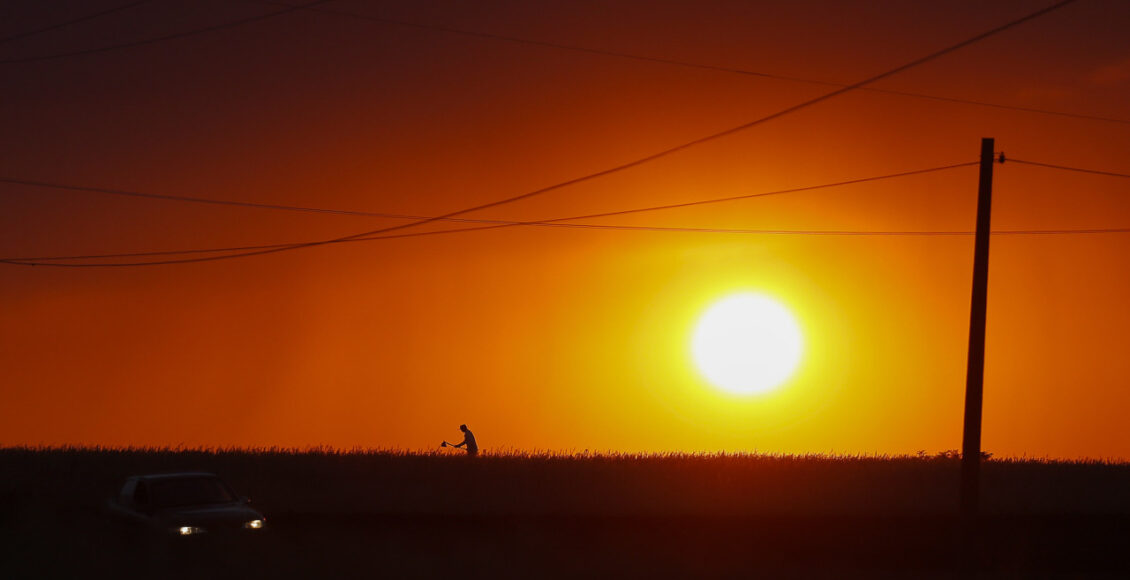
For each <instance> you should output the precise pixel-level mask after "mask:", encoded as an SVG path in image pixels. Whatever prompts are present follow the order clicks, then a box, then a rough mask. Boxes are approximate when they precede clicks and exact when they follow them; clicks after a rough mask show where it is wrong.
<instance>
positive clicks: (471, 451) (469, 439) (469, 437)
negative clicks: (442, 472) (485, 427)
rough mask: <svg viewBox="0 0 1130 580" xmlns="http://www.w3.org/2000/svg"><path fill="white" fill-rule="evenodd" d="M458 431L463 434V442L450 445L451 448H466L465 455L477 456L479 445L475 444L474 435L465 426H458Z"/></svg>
mask: <svg viewBox="0 0 1130 580" xmlns="http://www.w3.org/2000/svg"><path fill="white" fill-rule="evenodd" d="M459 430H460V431H462V432H463V441H462V442H460V443H456V444H455V445H452V447H463V446H464V445H466V446H467V455H470V456H472V457H473V456H475V455H478V454H479V444H478V443H476V442H475V434H474V433H472V432H471V430H470V429H468V428H467V426H466V425H460V426H459Z"/></svg>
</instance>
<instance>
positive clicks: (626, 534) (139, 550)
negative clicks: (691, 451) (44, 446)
mask: <svg viewBox="0 0 1130 580" xmlns="http://www.w3.org/2000/svg"><path fill="white" fill-rule="evenodd" d="M60 523H62V524H64V526H65V527H64V529H58V530H50V529H46V528H41V529H38V530H34V531H29V530H11V529H7V530H5V531H4V533H3V538H2V542H3V564H2V565H0V566H2V568H3V569H2V571H0V576H2V577H4V578H79V577H119V578H142V577H166V578H169V577H171V578H193V577H198V578H204V577H208V578H212V577H223V578H235V577H245V578H246V577H252V578H319V577H324V578H362V577H366V578H374V577H377V578H379V577H386V578H390V577H391V578H438V577H454V578H480V577H492V578H547V577H548V578H584V577H610V578H611V577H616V578H726V577H739V576H741V577H757V576H760V577H827V578H842V577H867V578H877V577H904V578H949V577H985V578H998V577H999V578H1032V577H1041V578H1046V577H1064V578H1082V577H1111V578H1117V577H1127V576H1128V575H1130V561H1128V558H1127V556H1126V554H1127V550H1126V548H1127V546H1130V518H1126V517H1124V516H1118V517H1115V516H1108V517H1103V516H1058V517H1052V516H1043V517H1035V516H1011V517H1006V516H995V517H990V518H985V519H982V520H980V521H978V522H977V523H976V525H975V526H974V527H973V528H970V526H969V524H967V523H963V522H962V521H960V520H959V519H957V518H946V517H882V518H869V517H859V516H837V517H813V516H773V517H768V516H767V517H738V518H724V517H694V516H685V517H614V518H599V517H548V516H540V517H514V516H511V517H499V516H490V517H485V516H464V517H452V516H378V515H355V516H349V515H336V516H325V515H311V514H304V515H300V514H286V515H280V516H276V517H275V518H273V520H272V522H271V525H272V529H270V530H267V531H265V532H264V533H262V534H260V535H258V536H256V537H246V538H241V539H230V538H229V539H222V538H186V539H184V540H182V539H181V538H168V539H165V540H162V541H152V539H146V538H131V537H129V536H128V535H122V534H119V533H117V532H115V531H113V530H112V528H110V527H108V526H106V525H105V524H104V522H100V521H99V520H97V519H96V518H93V517H91V518H87V517H80V516H76V517H75V518H74V519H71V520H70V521H67V522H60ZM172 540H176V541H172ZM185 540H187V541H185Z"/></svg>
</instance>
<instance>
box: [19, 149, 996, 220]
mask: <svg viewBox="0 0 1130 580" xmlns="http://www.w3.org/2000/svg"><path fill="white" fill-rule="evenodd" d="M977 163H978V162H977V161H970V162H967V163H954V164H951V165H941V166H938V167H929V168H926V169H914V170H911V171H900V172H898V173H888V174H885V175H875V176H871V177H860V178H856V179H848V180H844V181H835V182H832V183H824V184H820V185H806V186H802V187H793V188H788V189H778V190H774V191H763V192H758V193H748V194H742V195H732V196H727V197H716V198H711V199H701V200H694V201H687V202H681V203H674V204H666V205H655V206H648V207H641V208H633V209H625V210H618V211H612V212H605V213H596V214H587V215H580V216H572V217H566V218H557V219H553V220H543V221H540V222H517V221H508V220H491V219H475V218H453V217H452V218H440V217H436V216H421V215H409V214H396V213H385V212H370V211H359V210H347V209H329V208H319V207H308V206H295V205H281V204H273V203H257V202H249V201H236V200H228V199H216V198H207V197H195V196H188V195H168V194H160V193H146V192H139V191H127V190H123V189H110V188H105V187H91V186H84V185H68V184H62V183H52V182H47V181H33V180H27V179H14V178H6V177H0V183H10V184H13V185H24V186H31V187H44V188H50V189H61V190H65V191H76V192H83V193H98V194H107V195H117V196H124V197H137V198H143V199H156V200H163V201H177V202H187V203H200V204H208V205H225V206H235V207H248V208H255V209H269V210H280V211H292V212H308V213H319V214H337V215H355V216H363V217H376V218H387V219H406V220H425V219H435V220H436V221H448V222H461V223H484V224H495V223H497V224H512V225H519V224H523V223H528V224H529V225H540V224H544V223H549V222H559V221H572V220H579V219H591V218H601V217H611V216H619V215H628V214H634V213H644V212H652V211H659V210H665V209H677V208H684V207H692V206H696V205H709V204H716V203H724V202H729V201H739V200H743V199H752V198H756V197H768V196H773V195H784V194H789V193H800V192H804V191H814V190H817V189H827V188H830V187H840V186H845V185H855V184H859V183H868V182H872V181H882V180H885V179H895V178H898V177H909V176H912V175H923V174H927V173H934V172H937V171H945V170H948V169H957V168H959V167H969V166H971V165H977Z"/></svg>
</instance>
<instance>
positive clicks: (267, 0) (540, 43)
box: [256, 0, 1130, 124]
mask: <svg viewBox="0 0 1130 580" xmlns="http://www.w3.org/2000/svg"><path fill="white" fill-rule="evenodd" d="M256 1H257V2H259V3H263V4H269V5H274V6H293V5H292V4H290V3H287V2H277V1H272V0H256ZM304 9H305V10H308V11H311V12H320V13H324V14H335V15H338V16H344V17H347V18H353V19H357V20H367V21H370V22H376V23H380V24H390V25H394V26H404V27H409V28H418V29H422V30H432V31H438V32H444V33H450V34H457V35H463V36H469V37H473V38H483V39H488V40H496V41H501V42H510V43H514V44H522V45H527V46H537V47H542V48H552V49H558V50H567V51H572V52H580V53H588V54H595V55H600V56H609V57H614V58H622V59H628V60H636V61H643V62H651V63H659V64H667V65H673V66H679V67H685V68H693V69H700V70H709V71H716V72H723V73H730V74H737V75H743V76H753V77H760V78H766V79H774V80H781V81H788V82H795V83H805V84H814V85H821V86H828V87H847V86H850V85H846V84H843V83H836V82H831V81H825V80H819V79H810V78H804V77H797V76H791V75H782V74H775V73H767V72H760V71H754V70H750V69H746V68H740V67H730V66H721V65H712V64H707V63H700V62H692V61H686V60H680V59H673V58H663V57H657V56H648V55H641V54H634V53H630V52H622V51H616V50H609V49H603V48H594V47H588V46H579V45H574V44H564V43H559V42H550V41H546V40H537V39H531V38H522V37H517V36H508V35H503V34H494V33H490V32H482V31H476V30H467V29H464V28H455V27H451V26H441V25H436V24H422V23H418V22H411V21H407V20H399V19H395V18H386V17H382V16H370V15H367V14H358V13H356V12H350V11H347V10H342V9H335V8H330V7H326V6H313V7H309V8H304ZM858 89H859V90H862V91H868V92H873V93H882V94H888V95H896V96H901V97H910V98H917V99H929V100H934V101H943V102H949V103H960V104H965V105H974V106H979V107H991V108H996V109H1006V110H1013V111H1024V112H1028V113H1038V114H1043V115H1055V116H1060V117H1069V118H1075V119H1086V120H1091V121H1107V122H1111V123H1122V124H1130V119H1120V118H1117V117H1107V116H1102V115H1087V114H1083V113H1072V112H1067V111H1056V110H1052V109H1042V108H1038V107H1025V106H1021V105H1009V104H1003V103H993V102H989V101H982V100H976V99H961V98H957V97H946V96H940V95H930V94H925V93H918V92H911V91H899V90H894V89H883V88H879V87H858Z"/></svg>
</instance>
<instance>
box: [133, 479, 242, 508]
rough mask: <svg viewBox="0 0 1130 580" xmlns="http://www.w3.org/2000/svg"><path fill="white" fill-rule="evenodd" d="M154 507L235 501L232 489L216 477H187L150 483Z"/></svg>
mask: <svg viewBox="0 0 1130 580" xmlns="http://www.w3.org/2000/svg"><path fill="white" fill-rule="evenodd" d="M149 491H150V497H151V499H152V502H153V506H154V507H176V506H184V505H200V504H209V503H229V502H232V501H235V498H234V497H233V496H232V493H231V490H229V489H228V486H227V485H224V482H222V481H220V480H219V479H217V478H215V477H185V478H177V479H166V480H160V481H154V482H152V483H150V488H149Z"/></svg>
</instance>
